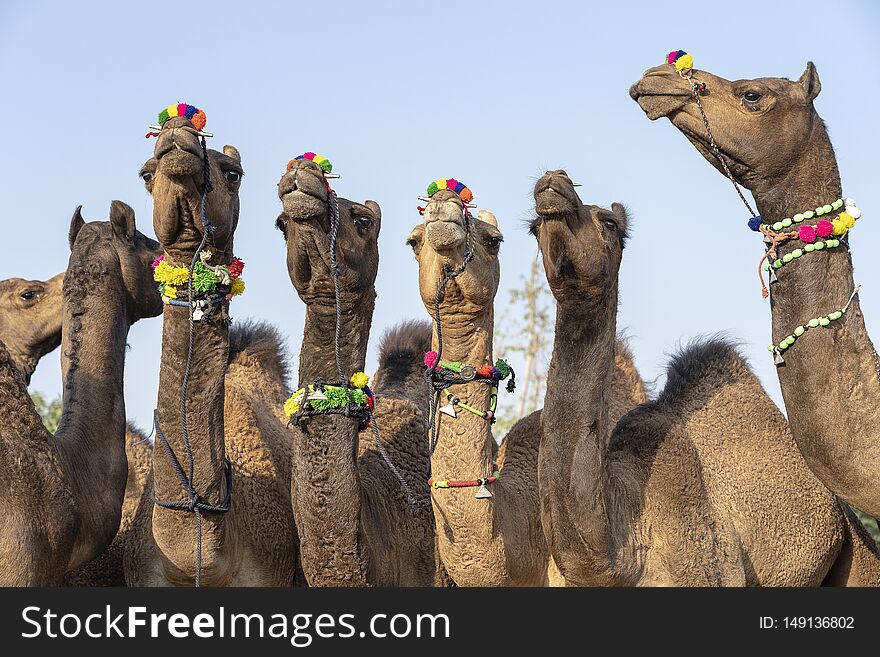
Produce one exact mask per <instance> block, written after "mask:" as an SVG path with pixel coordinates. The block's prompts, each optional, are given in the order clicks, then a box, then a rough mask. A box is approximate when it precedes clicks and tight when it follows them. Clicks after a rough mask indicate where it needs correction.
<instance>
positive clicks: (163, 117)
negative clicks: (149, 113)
mask: <svg viewBox="0 0 880 657" xmlns="http://www.w3.org/2000/svg"><path fill="white" fill-rule="evenodd" d="M178 116H179V117H183V118H186V119H189V120H190V122H191V123H192V124H193V127H194V128H195V129H196V130H202V129H204V127H205V124H206V123H207V122H208V117H207V115H206V114H205V112H204V110H200V109H199V108H198V107H196V106H195V105H187V104H186V103H177V104H176V105H169V106H168V107H166V108H165V109H163V110H162V111H161V112H159V127H164V126H165V122H166V121H167V120H168V119H173V118H176V117H178Z"/></svg>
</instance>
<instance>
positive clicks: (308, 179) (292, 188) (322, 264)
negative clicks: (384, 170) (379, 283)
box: [275, 153, 382, 309]
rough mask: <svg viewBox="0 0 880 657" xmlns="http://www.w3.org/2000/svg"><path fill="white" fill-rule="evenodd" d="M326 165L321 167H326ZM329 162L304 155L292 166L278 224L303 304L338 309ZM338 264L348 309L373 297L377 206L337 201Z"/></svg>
mask: <svg viewBox="0 0 880 657" xmlns="http://www.w3.org/2000/svg"><path fill="white" fill-rule="evenodd" d="M322 165H323V167H322ZM330 171H332V167H331V166H330V162H329V160H327V159H326V158H323V157H321V156H320V155H318V156H316V155H314V153H306V155H305V156H300V157H298V158H296V159H293V160H291V161H290V162H289V163H288V165H287V170H286V171H285V173H284V175H283V176H281V180H280V181H279V183H278V197H279V198H280V199H281V203H282V207H283V209H282V212H281V214H280V215H279V217H278V219H277V221H276V222H275V225H276V227H277V228H278V229H279V230H280V231H281V233H282V234H283V235H284V241H285V243H286V244H287V271H288V274H289V275H290V281H291V282H292V283H293V286H294V288H296V291H297V293H298V294H299V296H300V298H301V299H302V300H303V302H304V303H305V304H306V305H307V306H308V305H311V304H313V303H321V304H323V305H328V306H329V305H335V300H334V288H333V276H332V272H331V267H330V263H331V259H330V243H329V236H330V211H331V207H330V204H331V202H333V197H332V195H331V194H330V188H329V185H328V183H327V178H326V176H327V175H328V174H330ZM337 206H338V209H339V231H338V234H337V240H336V258H337V266H338V270H339V290H340V300H341V301H342V304H343V306H344V307H345V308H346V309H350V308H354V307H356V306H357V305H359V304H362V303H364V302H365V301H369V302H370V303H372V299H373V297H374V296H375V289H374V287H373V286H374V283H375V282H376V274H377V272H378V270H379V230H380V228H381V226H382V210H381V208H380V207H379V204H378V203H376V202H375V201H369V200H368V201H364V202H363V203H357V202H355V201H349V200H348V199H344V198H339V199H338V200H337Z"/></svg>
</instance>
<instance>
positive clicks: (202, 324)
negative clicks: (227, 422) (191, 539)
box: [153, 305, 229, 524]
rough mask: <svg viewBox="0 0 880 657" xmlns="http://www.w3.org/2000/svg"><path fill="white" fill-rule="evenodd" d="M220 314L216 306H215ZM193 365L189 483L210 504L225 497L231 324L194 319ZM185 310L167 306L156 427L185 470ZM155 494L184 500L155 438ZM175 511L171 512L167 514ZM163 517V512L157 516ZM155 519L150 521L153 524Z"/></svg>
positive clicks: (189, 392) (189, 400)
mask: <svg viewBox="0 0 880 657" xmlns="http://www.w3.org/2000/svg"><path fill="white" fill-rule="evenodd" d="M215 312H219V308H218V309H217V310H215ZM193 330H194V340H193V351H192V368H191V371H190V374H189V380H188V382H187V397H186V403H187V434H188V436H189V443H190V446H191V449H192V455H193V472H194V477H193V484H194V487H195V489H196V491H197V492H198V493H199V494H200V495H201V496H202V497H203V498H205V500H206V501H207V502H208V503H209V504H214V505H219V504H221V503H222V502H223V500H224V499H225V496H226V476H225V463H226V446H225V440H224V433H223V432H224V422H223V402H224V396H225V388H224V378H225V375H226V366H227V359H228V352H229V327H228V326H227V325H226V324H224V323H223V322H212V321H204V320H203V321H197V322H194V323H193ZM189 331H190V324H189V313H188V311H187V309H186V308H183V307H177V306H168V305H166V306H165V311H164V313H163V330H162V358H161V365H160V368H159V399H158V405H157V416H158V422H159V429H160V430H161V431H162V433H163V435H164V436H165V439H166V440H167V441H168V444H169V445H170V446H171V448H172V449H173V450H174V453H175V454H176V455H177V458H178V460H179V461H180V463H181V465H182V466H183V468H184V472H188V470H189V464H188V462H187V457H186V449H185V447H184V438H183V429H182V423H181V391H182V389H183V383H184V380H183V378H184V374H185V369H186V362H187V359H188V358H189ZM153 473H154V481H155V490H156V497H157V498H158V499H161V500H180V499H185V497H186V495H185V493H184V490H183V488H182V487H181V483H180V480H179V479H178V477H177V474H176V473H175V470H174V469H173V467H172V465H171V461H170V459H169V458H168V456H167V455H166V453H165V450H164V449H163V447H162V446H161V444H160V441H158V440H157V441H156V449H155V450H153ZM171 513H174V512H171ZM158 515H160V516H161V515H162V514H158ZM155 522H156V521H155V519H154V524H155Z"/></svg>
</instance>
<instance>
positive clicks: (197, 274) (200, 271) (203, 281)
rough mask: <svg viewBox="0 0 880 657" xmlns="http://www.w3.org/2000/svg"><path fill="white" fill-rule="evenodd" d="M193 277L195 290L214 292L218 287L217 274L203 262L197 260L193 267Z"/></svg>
mask: <svg viewBox="0 0 880 657" xmlns="http://www.w3.org/2000/svg"><path fill="white" fill-rule="evenodd" d="M192 279H193V290H195V291H196V292H213V291H214V290H215V289H216V288H217V274H215V273H214V272H213V271H212V270H210V269H208V268H207V267H206V266H205V264H204V263H202V262H197V263H196V266H195V267H193V276H192Z"/></svg>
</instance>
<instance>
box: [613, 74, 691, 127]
mask: <svg viewBox="0 0 880 657" xmlns="http://www.w3.org/2000/svg"><path fill="white" fill-rule="evenodd" d="M629 96H630V98H632V99H633V100H634V101H636V102H637V103H638V105H639V107H641V108H642V111H643V112H644V113H645V114H646V115H647V117H648V118H649V119H650V120H651V121H656V120H657V119H660V118H663V117H667V116H670V115H671V114H673V113H675V112H677V111H678V110H681V109H682V108H684V107H685V106H686V105H688V104H689V103H690V102H692V100H693V92H692V91H691V88H690V86H689V85H688V84H687V82H686V81H685V80H684V79H683V78H682V77H681V76H680V75H679V74H678V72H676V71H675V70H674V69H672V68H671V67H670V66H668V65H663V66H657V67H655V68H651V69H648V70H647V71H646V72H645V74H644V75H643V76H642V77H641V79H639V80H638V82H636V83H635V84H633V85H632V86H631V87H630V88H629Z"/></svg>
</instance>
